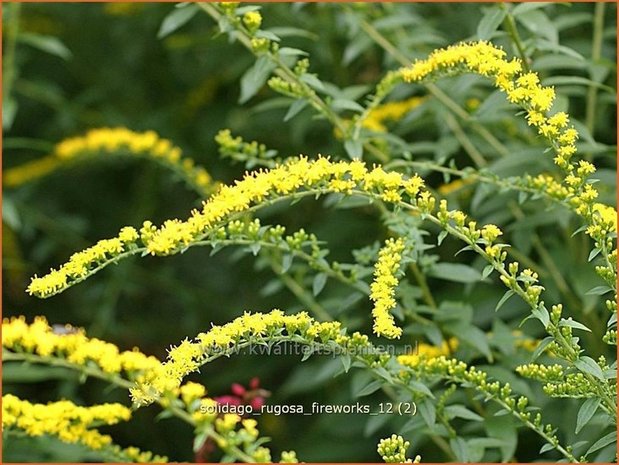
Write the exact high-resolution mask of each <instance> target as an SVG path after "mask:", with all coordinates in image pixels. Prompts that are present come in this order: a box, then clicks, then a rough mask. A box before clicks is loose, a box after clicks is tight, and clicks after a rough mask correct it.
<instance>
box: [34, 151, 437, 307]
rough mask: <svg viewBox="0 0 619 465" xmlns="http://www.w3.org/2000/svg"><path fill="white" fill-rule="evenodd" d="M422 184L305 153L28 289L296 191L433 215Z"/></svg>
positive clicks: (163, 249) (189, 237)
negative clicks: (361, 198)
mask: <svg viewBox="0 0 619 465" xmlns="http://www.w3.org/2000/svg"><path fill="white" fill-rule="evenodd" d="M422 187H423V180H422V179H421V178H420V177H419V176H416V175H415V176H412V177H405V176H404V175H402V174H401V173H397V172H386V171H384V170H383V169H382V168H381V167H380V166H377V167H374V168H373V169H371V170H369V169H368V168H367V167H366V165H365V164H364V163H363V162H362V161H359V160H354V161H350V162H349V161H339V162H332V161H330V160H329V159H328V158H324V157H319V158H318V159H316V160H308V159H307V158H306V157H303V156H301V157H299V158H297V159H294V160H290V161H288V162H287V163H285V164H283V165H278V166H276V167H275V168H273V169H269V170H259V171H253V172H251V173H246V175H245V177H244V178H243V179H242V180H240V181H236V182H235V183H234V184H233V185H224V186H221V187H220V189H219V190H218V192H217V193H216V194H214V195H213V196H211V197H210V198H209V200H208V201H206V202H204V204H203V208H202V210H201V211H198V210H194V211H192V215H191V217H190V218H189V219H188V220H187V221H180V220H177V219H173V220H168V221H165V222H164V223H163V225H162V226H161V227H159V228H157V227H155V226H154V225H153V224H152V223H151V222H150V221H146V222H144V225H143V226H142V228H141V229H140V231H139V235H138V232H137V231H136V230H135V229H134V228H131V227H128V228H123V230H122V231H121V233H120V235H119V236H118V237H115V238H112V239H105V240H101V241H99V242H98V243H97V244H95V245H94V246H92V247H90V248H88V249H86V250H83V251H82V252H78V253H76V254H74V255H73V256H72V257H71V258H70V259H69V261H68V262H67V263H65V264H64V265H62V266H61V267H60V268H59V269H58V270H52V271H51V272H50V273H49V274H47V275H45V276H43V277H40V278H39V277H36V276H35V277H34V278H33V279H32V281H31V283H30V285H29V286H28V289H27V291H28V293H30V294H32V295H36V296H38V297H49V296H51V295H54V294H56V293H58V292H61V291H63V290H64V289H66V288H67V287H69V286H71V285H73V284H75V283H77V282H80V281H82V280H84V279H85V278H87V277H88V276H90V275H91V274H93V273H95V272H96V271H98V270H99V269H101V268H103V267H104V266H106V265H107V264H109V263H111V262H113V261H117V260H118V259H120V258H122V257H124V256H127V255H133V254H135V253H138V252H146V253H149V254H151V255H172V254H175V253H178V252H180V251H182V250H184V249H185V248H187V247H189V246H191V245H193V244H195V243H197V242H199V241H200V240H202V239H204V238H205V237H206V236H207V235H208V234H209V233H211V232H212V231H213V230H215V229H217V228H219V227H221V226H222V225H225V224H226V222H227V221H228V219H229V218H230V217H231V216H232V215H234V214H236V213H240V212H244V211H246V210H247V209H249V208H251V207H253V206H256V205H260V204H266V203H267V202H269V201H271V202H272V201H277V200H278V199H280V198H285V197H287V196H288V197H289V196H292V195H295V194H299V195H303V194H304V193H306V194H310V193H312V194H319V193H328V192H342V193H345V194H351V193H352V192H353V190H354V191H356V192H357V193H359V194H362V195H367V196H369V197H372V198H377V199H381V200H383V201H385V202H389V203H397V202H400V201H401V200H402V199H403V198H404V197H406V198H407V200H408V201H409V202H410V205H411V206H417V207H418V208H419V210H420V211H421V212H426V213H428V212H430V211H431V210H432V208H433V206H434V199H433V197H432V196H431V195H430V194H429V193H428V192H425V191H423V192H421V189H422Z"/></svg>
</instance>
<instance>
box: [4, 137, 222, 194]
mask: <svg viewBox="0 0 619 465" xmlns="http://www.w3.org/2000/svg"><path fill="white" fill-rule="evenodd" d="M126 154H128V155H130V156H136V157H142V158H146V159H150V160H154V161H156V162H157V163H159V164H161V165H163V166H164V167H166V168H168V169H170V170H172V171H173V172H175V173H176V174H177V175H179V176H180V177H181V178H182V179H183V180H185V182H186V183H187V184H188V185H189V186H190V187H191V188H192V189H194V190H195V191H196V192H197V193H198V194H200V196H202V197H203V198H206V197H208V196H209V195H210V194H211V193H212V192H213V190H214V188H215V183H214V182H213V180H212V179H211V176H210V175H209V173H208V172H207V171H206V170H205V169H204V168H202V167H201V166H196V165H195V163H194V161H193V160H192V159H190V158H182V151H181V149H180V148H178V147H176V146H174V145H172V143H171V142H170V141H169V140H167V139H162V138H161V137H159V135H157V133H155V132H154V131H146V132H135V131H131V130H130V129H127V128H99V129H91V130H90V131H88V132H87V133H86V134H85V135H83V136H79V137H71V138H69V139H65V140H63V141H61V142H59V143H58V144H56V146H55V148H54V151H53V153H52V154H51V155H48V156H47V157H44V158H41V159H39V160H34V161H32V162H29V163H25V164H24V165H21V166H18V167H16V168H12V169H9V170H7V172H6V173H5V174H4V176H3V182H4V185H5V186H7V187H16V186H19V185H21V184H23V183H25V182H28V181H32V180H34V179H38V178H40V177H42V176H45V175H47V174H49V173H51V172H52V171H54V170H56V169H57V168H59V167H61V166H63V165H64V164H65V163H67V162H72V161H77V160H86V159H91V158H93V157H96V156H113V155H126Z"/></svg>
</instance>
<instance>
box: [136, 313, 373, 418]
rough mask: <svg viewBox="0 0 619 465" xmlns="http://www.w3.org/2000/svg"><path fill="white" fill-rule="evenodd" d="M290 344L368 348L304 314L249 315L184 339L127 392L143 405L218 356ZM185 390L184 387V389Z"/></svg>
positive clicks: (191, 390) (188, 391)
mask: <svg viewBox="0 0 619 465" xmlns="http://www.w3.org/2000/svg"><path fill="white" fill-rule="evenodd" d="M293 338H294V340H295V341H297V342H302V343H306V344H310V343H312V344H315V343H317V344H326V343H329V342H334V343H335V344H337V345H338V346H340V347H343V348H351V347H356V348H358V347H362V346H364V347H365V346H367V345H368V344H369V342H368V339H367V337H365V336H362V335H360V334H358V333H355V334H353V335H352V336H346V335H344V334H343V332H342V328H341V324H340V323H339V322H334V321H329V322H322V323H321V322H317V321H316V320H314V319H313V318H312V317H310V316H309V315H308V314H307V313H306V312H301V313H297V314H293V315H286V314H284V312H282V311H281V310H273V311H271V312H269V313H249V312H246V313H245V314H243V315H242V316H240V317H238V318H236V319H234V320H232V321H231V322H229V323H226V324H224V325H222V326H213V327H212V328H211V329H210V330H209V331H208V332H206V333H200V334H198V336H197V337H196V338H195V339H194V340H187V339H185V340H184V341H182V342H181V343H180V344H179V345H178V346H176V347H172V348H171V349H170V350H169V352H168V359H167V361H166V362H165V363H164V364H163V365H162V366H161V367H159V368H157V369H156V370H154V371H152V372H150V373H149V375H148V376H147V377H142V378H140V379H138V381H137V383H136V386H135V387H134V388H133V389H131V397H132V399H133V401H134V403H135V404H136V405H138V406H139V405H147V404H150V403H152V402H154V401H157V400H159V399H160V398H161V395H162V394H163V392H166V391H173V390H174V389H176V388H178V387H179V386H180V384H181V382H182V380H183V378H185V377H186V376H187V375H189V374H190V373H192V372H195V371H197V370H198V369H199V368H200V366H202V365H204V364H205V363H207V362H208V361H209V358H210V357H212V358H215V357H218V356H222V355H229V354H231V353H233V352H234V350H236V349H240V348H241V347H244V346H245V345H248V344H251V343H256V344H259V343H260V341H265V340H269V341H283V340H293ZM185 386H187V385H185ZM199 389H200V388H199V387H198V388H196V387H195V386H190V387H181V388H180V390H181V395H185V396H195V395H197V391H198V390H199Z"/></svg>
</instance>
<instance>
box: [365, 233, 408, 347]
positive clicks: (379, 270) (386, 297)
mask: <svg viewBox="0 0 619 465" xmlns="http://www.w3.org/2000/svg"><path fill="white" fill-rule="evenodd" d="M403 250H404V240H403V239H401V238H398V239H396V240H394V239H388V240H387V242H386V243H385V246H384V247H383V248H382V249H381V250H380V251H379V252H378V261H377V262H376V265H375V267H374V282H373V283H372V284H371V286H370V291H371V292H370V299H371V300H373V301H374V309H373V310H372V316H373V317H374V332H375V333H376V334H377V335H379V336H385V337H387V338H389V339H394V338H399V337H400V336H401V335H402V329H401V328H399V327H397V326H396V325H395V323H394V320H393V316H392V315H391V314H390V313H389V311H390V310H392V309H393V308H394V307H395V306H396V301H395V298H394V295H395V288H396V287H397V285H398V278H397V276H396V275H397V273H398V271H399V269H400V261H401V260H402V255H401V254H402V251H403Z"/></svg>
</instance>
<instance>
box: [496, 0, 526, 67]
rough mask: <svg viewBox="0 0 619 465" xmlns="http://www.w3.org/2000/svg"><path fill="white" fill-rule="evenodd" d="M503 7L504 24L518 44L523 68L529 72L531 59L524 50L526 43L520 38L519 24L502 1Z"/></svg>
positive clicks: (517, 47) (514, 41) (516, 44)
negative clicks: (517, 24)
mask: <svg viewBox="0 0 619 465" xmlns="http://www.w3.org/2000/svg"><path fill="white" fill-rule="evenodd" d="M499 5H501V8H503V10H505V20H504V21H503V25H504V26H505V29H506V30H507V33H508V34H509V37H510V38H511V39H512V42H513V43H514V45H515V46H516V49H517V50H518V54H519V55H520V59H521V61H522V69H523V70H524V71H525V72H526V73H528V72H529V71H530V69H529V59H528V58H527V54H526V53H525V51H524V45H523V43H522V39H521V38H520V34H519V33H518V26H516V21H515V20H514V17H513V16H512V15H511V13H510V12H509V9H508V7H507V5H506V4H505V3H500V4H499Z"/></svg>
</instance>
